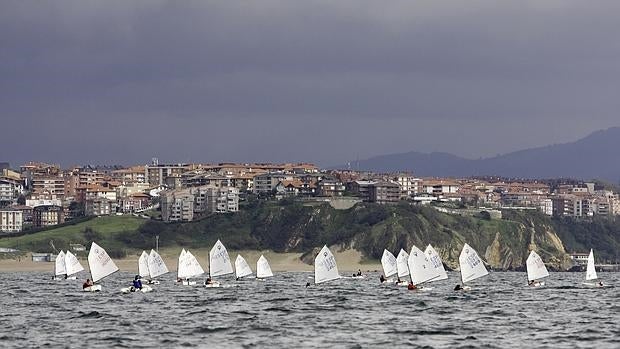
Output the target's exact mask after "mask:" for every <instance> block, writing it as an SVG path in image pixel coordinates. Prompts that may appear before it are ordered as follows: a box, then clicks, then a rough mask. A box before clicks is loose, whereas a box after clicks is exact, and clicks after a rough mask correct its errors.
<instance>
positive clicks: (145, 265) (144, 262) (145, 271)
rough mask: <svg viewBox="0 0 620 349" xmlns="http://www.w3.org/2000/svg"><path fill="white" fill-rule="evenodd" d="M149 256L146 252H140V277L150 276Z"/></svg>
mask: <svg viewBox="0 0 620 349" xmlns="http://www.w3.org/2000/svg"><path fill="white" fill-rule="evenodd" d="M148 260H149V255H148V254H146V251H142V254H141V255H140V258H138V275H140V277H148V276H150V275H151V273H150V272H149V261H148Z"/></svg>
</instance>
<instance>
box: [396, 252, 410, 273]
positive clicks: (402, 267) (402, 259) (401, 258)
mask: <svg viewBox="0 0 620 349" xmlns="http://www.w3.org/2000/svg"><path fill="white" fill-rule="evenodd" d="M408 259H409V254H408V253H407V252H405V250H403V249H402V248H401V249H400V252H398V256H397V257H396V269H397V271H398V277H399V278H402V277H405V276H407V275H409V266H408V265H407V261H408Z"/></svg>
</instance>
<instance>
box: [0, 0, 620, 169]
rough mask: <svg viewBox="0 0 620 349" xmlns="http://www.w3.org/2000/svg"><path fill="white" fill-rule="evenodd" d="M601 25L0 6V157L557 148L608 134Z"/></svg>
mask: <svg viewBox="0 0 620 349" xmlns="http://www.w3.org/2000/svg"><path fill="white" fill-rule="evenodd" d="M618 10H620V3H618V2H616V1H604V2H599V1H594V2H583V1H544V2H541V1H510V2H506V1H504V2H497V1H468V2H463V1H441V2H439V1H402V2H401V1H392V2H362V1H337V2H333V1H244V2H241V1H238V2H233V1H215V2H207V1H195V2H176V1H170V2H167V1H143V2H137V1H133V2H126V1H118V2H110V1H106V2H103V1H100V2H83V1H74V2H64V1H55V2H35V1H6V2H2V4H0V47H1V48H2V49H0V63H1V64H0V76H1V77H2V78H1V79H0V115H1V117H2V120H3V121H4V123H3V124H4V125H10V127H11V128H12V129H13V130H14V131H13V132H10V133H9V134H8V135H4V136H3V137H2V138H0V147H1V148H2V154H1V155H2V156H1V158H3V159H8V160H11V161H12V162H21V161H25V160H29V159H36V160H46V159H47V160H49V161H59V162H62V163H63V164H71V163H83V162H122V163H128V162H134V161H140V162H144V161H148V159H149V158H150V157H151V156H159V157H160V158H162V159H165V160H168V161H251V160H263V161H268V160H272V161H283V160H297V159H298V160H309V161H317V162H320V163H322V164H331V163H338V162H343V161H345V160H348V159H352V158H355V157H357V156H360V157H362V158H363V157H368V156H370V155H377V154H382V153H389V152H401V151H409V150H420V151H437V150H439V151H451V152H455V153H457V154H460V155H466V156H480V155H494V154H495V153H500V152H506V151H508V150H514V149H518V148H522V147H529V146H534V145H544V144H548V143H554V142H560V141H570V140H574V139H576V138H578V137H579V136H583V135H585V134H587V133H588V132H590V131H592V130H595V129H598V128H605V127H609V126H614V125H616V124H617V120H618V117H617V115H616V110H617V109H618V106H619V104H620V102H619V101H618V98H617V97H616V93H615V91H617V90H618V87H620V86H619V85H620V80H619V77H620V63H618V62H620V60H619V58H620V43H619V42H618V40H617V35H618V33H619V31H620V24H619V22H618V21H617V13H618ZM9 149H10V150H9ZM1 160H2V159H0V161H1Z"/></svg>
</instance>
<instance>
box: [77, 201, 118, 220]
mask: <svg viewBox="0 0 620 349" xmlns="http://www.w3.org/2000/svg"><path fill="white" fill-rule="evenodd" d="M84 213H85V214H86V215H87V216H109V215H111V214H113V213H116V201H111V200H108V199H106V198H103V197H100V198H94V199H87V200H86V202H85V203H84Z"/></svg>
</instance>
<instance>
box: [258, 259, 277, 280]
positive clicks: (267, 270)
mask: <svg viewBox="0 0 620 349" xmlns="http://www.w3.org/2000/svg"><path fill="white" fill-rule="evenodd" d="M271 276H273V272H271V266H269V262H268V261H267V258H265V256H263V255H261V256H260V258H259V259H258V261H257V262H256V277H257V278H267V277H271Z"/></svg>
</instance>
